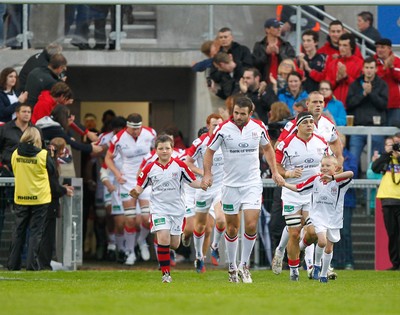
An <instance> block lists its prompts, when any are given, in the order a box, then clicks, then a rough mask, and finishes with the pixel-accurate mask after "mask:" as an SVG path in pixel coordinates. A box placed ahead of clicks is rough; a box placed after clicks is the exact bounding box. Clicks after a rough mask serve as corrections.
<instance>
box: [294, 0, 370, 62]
mask: <svg viewBox="0 0 400 315" xmlns="http://www.w3.org/2000/svg"><path fill="white" fill-rule="evenodd" d="M291 7H292V8H294V9H296V10H298V9H300V11H301V14H302V15H305V16H307V17H309V18H311V19H313V20H314V21H317V22H319V23H320V24H322V25H324V26H325V27H326V28H329V24H328V23H326V22H324V21H322V20H321V19H319V18H318V17H316V16H315V15H313V14H312V13H310V12H307V11H305V10H304V9H303V8H302V6H297V5H291ZM309 7H310V8H312V9H313V10H315V11H316V12H318V13H320V14H322V15H323V16H324V17H326V18H328V19H330V20H332V21H334V20H337V18H335V17H334V16H332V15H330V14H328V13H326V12H325V11H322V10H320V9H319V8H317V7H316V6H314V5H310V6H309ZM343 27H344V28H345V29H347V30H348V31H350V32H351V33H352V34H354V35H356V36H358V37H360V38H361V39H362V42H361V44H359V45H360V46H361V52H362V54H363V56H365V53H366V52H367V53H369V54H371V55H374V54H375V51H373V50H372V49H369V48H368V47H366V46H365V42H368V43H370V44H375V42H374V40H372V39H370V38H369V37H367V36H365V35H364V34H361V33H360V32H359V31H357V30H355V29H354V28H352V27H350V26H349V25H347V24H345V23H343ZM323 32H324V33H326V34H328V31H325V30H323ZM298 36H299V35H298V34H297V37H298ZM299 47H300V45H298V49H299Z"/></svg>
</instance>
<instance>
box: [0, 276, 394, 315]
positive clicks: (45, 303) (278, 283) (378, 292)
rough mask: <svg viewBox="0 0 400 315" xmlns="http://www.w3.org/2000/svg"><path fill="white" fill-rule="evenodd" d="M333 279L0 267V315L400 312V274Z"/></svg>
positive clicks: (310, 314) (319, 314) (307, 314)
mask: <svg viewBox="0 0 400 315" xmlns="http://www.w3.org/2000/svg"><path fill="white" fill-rule="evenodd" d="M338 273H339V277H338V279H337V280H335V281H330V282H329V283H327V284H322V283H319V282H317V281H312V280H308V279H306V273H305V272H301V275H300V281H299V282H291V281H289V279H288V278H289V276H288V271H284V272H283V273H282V274H281V275H279V276H276V275H274V274H273V273H272V272H271V271H270V270H257V271H252V275H253V280H254V283H253V284H244V283H239V284H234V283H228V281H227V272H226V271H225V270H208V271H207V272H206V273H204V274H197V273H196V272H195V271H194V270H190V271H189V270H173V271H172V278H173V282H172V283H169V284H168V283H161V273H160V271H155V270H151V271H149V270H136V269H133V270H130V271H129V270H128V271H127V270H123V271H76V272H7V271H1V272H0V292H1V293H0V314H4V315H14V314H17V315H21V314H29V315H36V314H37V315H47V314H52V315H59V314H60V315H64V314H65V315H67V314H68V315H78V314H85V315H91V314H93V315H102V314H107V315H113V314H116V315H123V314H130V315H133V314H143V315H152V314H163V315H164V314H173V315H180V314H187V315H194V314H215V315H217V314H221V315H225V314H249V315H253V314H299V315H302V314H305V315H312V314H318V315H325V314H340V315H346V314H351V315H353V314H363V315H364V314H367V315H370V314H382V315H383V314H384V315H388V314H400V298H399V296H400V272H396V271H384V272H376V271H338Z"/></svg>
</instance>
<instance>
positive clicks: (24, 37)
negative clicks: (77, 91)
mask: <svg viewBox="0 0 400 315" xmlns="http://www.w3.org/2000/svg"><path fill="white" fill-rule="evenodd" d="M16 2H19V1H16ZM27 2H29V1H27ZM50 2H53V1H50ZM54 3H60V1H54ZM93 3H96V1H93ZM148 4H151V1H148ZM216 4H217V3H216ZM245 4H247V3H243V5H245ZM268 4H272V3H268ZM28 6H29V5H28V4H26V3H25V4H23V11H22V33H21V34H19V35H18V36H17V41H19V42H21V43H22V48H23V49H28V48H29V40H31V39H32V38H33V36H34V34H33V33H32V32H31V31H29V29H28V14H29V10H28ZM290 6H291V7H292V8H294V9H296V10H297V20H298V21H300V20H301V16H302V15H304V16H306V17H308V18H311V19H312V20H314V21H317V22H319V23H320V24H321V25H322V26H323V28H321V32H323V33H325V34H328V27H329V23H326V22H324V21H322V20H320V19H319V18H317V17H316V16H314V15H313V14H312V13H309V12H307V11H305V10H303V9H302V7H301V6H300V5H297V6H296V5H290ZM115 7H116V10H115V23H116V29H115V32H112V33H110V38H112V39H114V40H115V49H116V50H121V39H123V38H125V37H126V36H127V35H126V33H125V32H124V31H122V19H121V4H117V5H116V6H115ZM310 7H311V8H313V9H314V10H315V11H316V12H318V13H320V14H322V15H323V16H324V17H325V18H327V19H329V20H331V21H333V20H336V18H335V17H334V16H332V15H330V14H328V13H326V12H325V11H322V10H320V9H318V8H317V7H315V6H313V5H310ZM343 25H344V27H345V28H346V29H347V30H349V31H350V32H351V33H353V34H354V35H356V36H357V37H359V38H360V39H361V44H360V47H361V52H362V54H363V56H365V54H366V53H368V54H374V53H375V52H374V51H373V50H371V49H368V48H367V47H366V43H370V44H374V43H375V42H374V41H373V40H371V39H370V38H368V37H366V36H365V35H363V34H361V33H360V32H359V31H357V30H355V29H354V28H352V27H350V26H349V25H347V24H343ZM214 26H215V25H214V6H213V5H212V4H209V5H208V34H207V35H208V36H207V37H208V39H210V40H211V39H213V38H214ZM301 34H302V31H301V23H297V24H296V39H297V43H300V42H301ZM296 53H297V54H299V53H300V45H297V47H296Z"/></svg>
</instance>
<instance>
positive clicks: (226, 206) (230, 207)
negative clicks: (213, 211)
mask: <svg viewBox="0 0 400 315" xmlns="http://www.w3.org/2000/svg"><path fill="white" fill-rule="evenodd" d="M222 209H223V210H224V211H233V210H234V209H233V205H232V204H229V205H228V204H225V203H224V204H222Z"/></svg>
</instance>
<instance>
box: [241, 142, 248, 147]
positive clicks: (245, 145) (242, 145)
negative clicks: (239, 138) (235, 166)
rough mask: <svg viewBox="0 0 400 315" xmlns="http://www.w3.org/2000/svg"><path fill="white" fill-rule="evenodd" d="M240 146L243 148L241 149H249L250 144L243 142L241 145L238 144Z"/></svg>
mask: <svg viewBox="0 0 400 315" xmlns="http://www.w3.org/2000/svg"><path fill="white" fill-rule="evenodd" d="M238 146H239V147H241V148H247V147H248V146H249V144H248V143H245V142H241V143H239V144H238Z"/></svg>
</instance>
